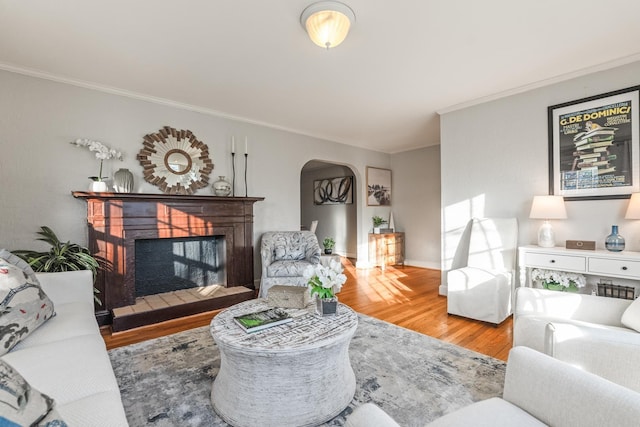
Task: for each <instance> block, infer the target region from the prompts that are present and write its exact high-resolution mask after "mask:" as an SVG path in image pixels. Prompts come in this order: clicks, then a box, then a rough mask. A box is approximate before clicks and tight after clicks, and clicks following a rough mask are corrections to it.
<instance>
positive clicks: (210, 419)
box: [109, 315, 505, 427]
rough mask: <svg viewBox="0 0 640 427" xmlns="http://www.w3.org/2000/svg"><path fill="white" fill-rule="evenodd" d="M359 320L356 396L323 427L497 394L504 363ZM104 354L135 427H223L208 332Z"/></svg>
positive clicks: (405, 417) (409, 417) (421, 412)
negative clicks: (365, 410) (358, 413)
mask: <svg viewBox="0 0 640 427" xmlns="http://www.w3.org/2000/svg"><path fill="white" fill-rule="evenodd" d="M358 321H359V324H358V329H357V331H356V333H355V335H354V337H353V340H352V341H351V345H350V348H349V354H350V357H351V364H352V366H353V370H354V372H355V375H356V381H357V386H356V394H355V396H354V398H353V400H352V401H351V404H350V405H349V407H347V408H346V409H345V410H344V411H343V412H342V413H341V414H340V415H338V416H337V417H336V418H334V419H333V420H331V421H329V422H328V423H326V424H324V425H325V426H342V425H343V424H344V421H345V418H346V417H347V416H348V415H349V414H350V413H351V412H352V411H353V409H354V408H356V407H358V406H359V405H361V404H362V403H365V402H373V403H375V404H377V405H378V406H380V407H381V408H383V409H384V410H385V411H387V412H388V413H389V414H390V415H391V416H392V417H394V418H395V420H396V421H397V422H398V423H399V424H400V425H402V426H406V427H414V426H423V425H424V424H426V423H427V422H429V421H432V420H434V419H436V418H438V417H440V416H441V415H443V414H445V413H448V412H451V411H453V410H455V409H457V408H460V407H463V406H466V405H468V404H470V403H472V402H476V401H478V400H484V399H487V398H489V397H493V396H500V395H501V394H502V388H503V383H504V372H505V363H504V362H502V361H500V360H497V359H494V358H491V357H488V356H484V355H482V354H479V353H475V352H472V351H470V350H467V349H464V348H462V347H458V346H455V345H452V344H448V343H445V342H443V341H440V340H437V339H435V338H431V337H428V336H426V335H422V334H419V333H417V332H413V331H410V330H408V329H404V328H400V327H398V326H395V325H392V324H390V323H387V322H383V321H380V320H377V319H374V318H372V317H368V316H364V315H358ZM109 356H110V358H111V363H112V364H113V367H114V371H115V374H116V378H117V379H118V384H119V385H120V391H121V393H122V400H123V402H124V406H125V411H126V414H127V418H128V420H129V424H130V425H131V426H132V427H138V426H158V427H164V426H227V424H226V423H225V422H224V421H222V420H221V419H220V418H219V417H218V416H217V415H216V413H215V412H214V411H213V409H212V406H211V402H210V393H211V383H212V381H213V380H214V378H215V376H216V374H217V373H218V369H219V368H220V354H219V352H218V350H217V348H216V345H215V343H214V342H213V339H212V338H211V335H210V334H209V328H208V327H202V328H197V329H192V330H190V331H185V332H181V333H178V334H174V335H169V336H166V337H162V338H157V339H154V340H149V341H145V342H141V343H138V344H133V345H130V346H127V347H121V348H117V349H114V350H111V351H110V352H109ZM274 410H286V408H274Z"/></svg>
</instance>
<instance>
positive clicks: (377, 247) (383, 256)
mask: <svg viewBox="0 0 640 427" xmlns="http://www.w3.org/2000/svg"><path fill="white" fill-rule="evenodd" d="M369 263H371V265H373V266H375V267H380V268H381V269H382V270H384V269H385V268H386V266H387V265H397V264H402V265H403V266H404V233H402V232H399V233H380V234H374V233H369Z"/></svg>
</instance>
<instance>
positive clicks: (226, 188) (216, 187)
mask: <svg viewBox="0 0 640 427" xmlns="http://www.w3.org/2000/svg"><path fill="white" fill-rule="evenodd" d="M211 189H212V190H213V194H215V195H216V196H219V197H227V196H228V195H229V194H231V183H230V182H229V181H227V180H226V179H225V177H224V175H220V176H218V180H217V181H216V182H214V183H213V184H211Z"/></svg>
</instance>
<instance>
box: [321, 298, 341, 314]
mask: <svg viewBox="0 0 640 427" xmlns="http://www.w3.org/2000/svg"><path fill="white" fill-rule="evenodd" d="M337 312H338V297H336V296H334V297H332V298H317V299H316V313H318V314H319V315H321V316H335V315H336V313H337Z"/></svg>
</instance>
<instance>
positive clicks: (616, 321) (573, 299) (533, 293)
mask: <svg viewBox="0 0 640 427" xmlns="http://www.w3.org/2000/svg"><path fill="white" fill-rule="evenodd" d="M631 303H632V301H630V300H624V299H618V298H605V297H599V296H594V295H585V294H577V293H571V292H558V291H550V290H546V289H536V288H527V287H520V288H518V289H517V290H516V298H515V310H514V318H513V345H514V346H518V345H521V346H527V347H530V348H533V349H535V350H538V351H541V352H544V353H546V354H548V355H550V356H553V357H554V358H556V359H560V360H562V361H565V362H568V363H570V364H572V365H574V366H577V367H579V368H581V369H584V370H586V371H588V372H591V373H594V374H596V375H599V376H602V377H604V378H607V379H609V380H611V381H613V382H615V383H618V384H621V385H623V386H625V387H629V388H631V389H633V390H636V391H638V392H640V333H638V332H637V331H635V330H634V329H629V328H627V327H625V326H624V324H623V315H624V313H625V311H626V310H627V308H628V307H629V306H630V305H631Z"/></svg>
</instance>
